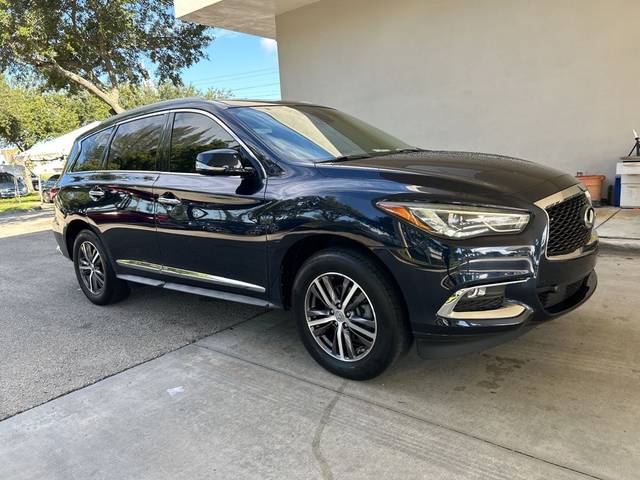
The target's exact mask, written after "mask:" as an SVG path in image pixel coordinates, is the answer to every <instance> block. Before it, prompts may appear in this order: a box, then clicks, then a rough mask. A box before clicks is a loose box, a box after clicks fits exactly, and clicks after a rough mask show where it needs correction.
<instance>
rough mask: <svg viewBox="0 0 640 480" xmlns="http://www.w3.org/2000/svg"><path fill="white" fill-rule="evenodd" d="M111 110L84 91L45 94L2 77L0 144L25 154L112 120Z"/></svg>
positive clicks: (0, 83) (0, 92) (0, 78)
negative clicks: (92, 124) (85, 127)
mask: <svg viewBox="0 0 640 480" xmlns="http://www.w3.org/2000/svg"><path fill="white" fill-rule="evenodd" d="M109 113H110V112H109V107H108V106H107V105H105V104H104V103H103V102H101V101H99V100H97V99H96V98H94V97H93V96H91V95H90V94H88V93H87V92H85V91H81V92H78V93H76V94H74V95H68V94H67V93H66V92H42V91H41V90H40V89H38V88H30V87H24V86H14V85H10V84H8V83H7V82H6V81H5V80H4V78H3V77H0V143H3V144H5V145H11V146H16V147H18V149H19V150H21V151H24V150H27V149H28V148H31V147H32V146H33V145H34V144H36V143H38V142H40V141H42V140H47V139H50V138H54V137H57V136H59V135H63V134H65V133H67V132H70V131H71V130H75V129H76V128H78V127H80V126H82V125H85V124H87V123H90V122H92V121H94V120H101V119H103V118H106V117H108V116H109Z"/></svg>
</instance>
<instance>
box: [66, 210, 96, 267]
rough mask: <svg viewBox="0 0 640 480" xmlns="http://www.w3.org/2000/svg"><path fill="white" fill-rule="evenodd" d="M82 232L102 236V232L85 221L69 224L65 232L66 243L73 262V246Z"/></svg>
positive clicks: (76, 220) (75, 221)
mask: <svg viewBox="0 0 640 480" xmlns="http://www.w3.org/2000/svg"><path fill="white" fill-rule="evenodd" d="M82 230H91V231H92V232H93V233H95V234H96V235H98V236H100V231H99V230H98V229H97V228H96V227H95V226H93V225H91V224H90V223H89V222H87V221H85V220H81V219H75V220H72V221H71V222H69V224H68V225H67V228H66V229H65V232H64V243H65V246H66V249H67V253H68V254H69V258H70V259H71V260H73V244H74V242H75V240H76V237H77V236H78V234H79V233H80V232H81V231H82Z"/></svg>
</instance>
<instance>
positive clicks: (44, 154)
mask: <svg viewBox="0 0 640 480" xmlns="http://www.w3.org/2000/svg"><path fill="white" fill-rule="evenodd" d="M97 125H100V122H91V123H90V124H88V125H85V126H84V127H80V128H78V129H76V130H73V131H72V132H68V133H65V134H64V135H61V136H59V137H57V138H53V139H51V140H47V141H44V142H40V143H37V144H35V145H34V146H33V147H31V148H30V149H29V150H25V151H24V152H21V153H19V154H17V155H16V156H15V157H14V158H15V159H16V160H18V161H19V162H20V163H23V164H24V165H25V167H26V168H27V170H28V171H29V172H30V173H31V174H32V175H36V176H37V177H38V187H37V188H38V190H39V191H40V192H42V180H43V179H46V178H48V177H49V176H51V175H53V174H56V173H61V172H62V170H63V169H64V164H65V162H66V161H67V157H68V156H69V153H71V147H73V142H75V140H76V138H78V137H79V136H80V135H82V134H83V133H84V132H87V131H89V130H91V129H92V128H93V127H95V126H97ZM25 183H26V181H25ZM29 183H30V182H29Z"/></svg>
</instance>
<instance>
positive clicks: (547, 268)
mask: <svg viewBox="0 0 640 480" xmlns="http://www.w3.org/2000/svg"><path fill="white" fill-rule="evenodd" d="M593 227H594V210H593V208H592V206H591V200H590V198H589V195H588V193H587V192H586V191H585V188H584V187H583V186H582V185H581V184H580V183H579V182H578V181H577V180H576V179H575V178H574V177H572V176H571V175H568V174H565V173H563V172H560V171H558V170H554V169H551V168H547V167H544V166H541V165H538V164H535V163H532V162H528V161H524V160H518V159H514V158H508V157H503V156H498V155H487V154H478V153H465V152H442V151H430V150H423V149H419V148H415V147H412V146H410V145H407V144H406V143H404V142H402V141H401V140H398V139H396V138H394V137H392V136H391V135H389V134H386V133H384V132H382V131H380V130H378V129H376V128H374V127H372V126H369V125H367V124H365V123H364V122H362V121H360V120H357V119H355V118H353V117H351V116H349V115H346V114H344V113H341V112H339V111H337V110H334V109H331V108H326V107H321V106H315V105H308V104H300V103H288V102H269V103H266V102H249V101H226V102H209V101H205V100H201V99H187V100H179V101H170V102H164V103H160V104H156V105H151V106H147V107H143V108H140V109H136V110H132V111H129V112H125V113H123V114H120V115H117V116H115V117H113V118H111V119H110V120H107V121H105V122H103V123H102V124H100V126H99V127H96V128H95V129H93V130H90V131H89V132H87V133H85V134H83V135H82V136H81V137H79V139H78V140H77V141H76V143H75V145H74V147H73V149H72V151H71V154H70V156H69V160H68V164H67V166H66V169H65V173H64V174H63V176H62V177H61V179H60V181H59V192H58V194H57V196H56V199H55V218H54V223H53V231H54V234H55V238H56V240H57V242H58V245H59V247H60V250H61V252H62V253H63V254H64V255H65V256H67V257H68V258H70V259H72V260H73V262H74V267H75V272H76V276H77V279H78V282H79V285H80V288H81V289H82V291H83V292H84V294H85V295H86V296H87V298H88V299H89V300H90V301H92V302H93V303H95V304H98V305H106V304H109V303H113V302H116V301H118V300H121V299H123V298H124V297H125V296H126V295H127V293H128V291H129V282H136V283H141V284H145V285H152V286H156V287H162V288H167V289H171V290H178V291H181V292H189V293H194V294H198V295H205V296H209V297H214V298H220V299H224V300H231V301H236V302H245V303H250V304H256V305H261V306H269V307H282V308H286V309H291V310H292V311H293V314H294V317H295V321H296V322H297V325H298V329H299V332H300V336H301V339H302V342H303V343H304V345H305V347H306V348H307V350H308V352H309V353H310V354H311V355H312V356H313V358H314V359H315V360H316V361H317V362H318V363H320V364H321V365H322V366H323V367H325V368H326V369H328V370H329V371H331V372H333V373H335V374H338V375H341V376H344V377H347V378H352V379H367V378H372V377H374V376H376V375H378V374H380V373H381V372H382V371H384V370H385V369H386V368H387V367H388V366H389V365H390V364H391V363H392V362H393V361H394V360H395V359H396V358H397V357H398V356H399V355H400V354H401V353H402V352H403V351H405V350H406V349H407V348H408V346H409V345H410V344H411V341H412V340H414V339H415V340H416V342H417V346H418V352H419V354H420V355H421V356H423V357H440V356H446V355H457V354H460V353H466V352H470V351H476V350H480V349H483V348H487V347H489V346H493V345H495V344H497V343H499V342H504V341H506V340H509V339H512V338H514V337H516V336H518V335H521V334H523V333H525V332H527V331H529V330H530V329H531V328H533V327H535V326H536V325H539V324H540V323H542V322H543V321H545V320H548V319H551V318H554V317H557V316H559V315H561V314H564V313H566V312H568V311H570V310H572V309H574V308H576V307H577V306H579V305H580V304H582V303H583V302H585V301H586V300H587V299H588V298H589V297H590V296H591V295H592V294H593V292H594V290H595V288H596V274H595V272H594V266H595V263H596V252H597V249H598V241H597V236H596V233H595V230H594V228H593Z"/></svg>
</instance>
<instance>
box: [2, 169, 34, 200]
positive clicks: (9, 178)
mask: <svg viewBox="0 0 640 480" xmlns="http://www.w3.org/2000/svg"><path fill="white" fill-rule="evenodd" d="M28 193H29V192H28V191H27V187H26V185H25V184H24V182H23V181H22V179H21V178H17V177H15V176H14V175H12V174H10V173H7V172H0V198H12V197H18V196H20V197H21V196H24V195H27V194H28Z"/></svg>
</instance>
